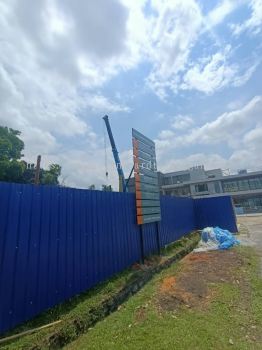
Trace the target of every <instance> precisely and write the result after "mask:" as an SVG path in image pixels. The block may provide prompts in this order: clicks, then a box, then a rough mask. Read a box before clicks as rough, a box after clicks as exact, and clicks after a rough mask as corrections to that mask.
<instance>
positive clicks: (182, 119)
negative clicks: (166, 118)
mask: <svg viewBox="0 0 262 350" xmlns="http://www.w3.org/2000/svg"><path fill="white" fill-rule="evenodd" d="M192 125H194V120H193V119H192V118H191V117H189V116H188V115H177V116H175V117H174V118H173V120H172V123H171V127H172V128H174V129H177V130H187V129H188V128H190V127H192Z"/></svg>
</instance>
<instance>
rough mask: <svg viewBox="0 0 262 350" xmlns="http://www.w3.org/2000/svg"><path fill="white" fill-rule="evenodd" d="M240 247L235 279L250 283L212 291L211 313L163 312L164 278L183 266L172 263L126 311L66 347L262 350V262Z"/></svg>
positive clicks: (216, 287)
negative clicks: (159, 301) (159, 300)
mask: <svg viewBox="0 0 262 350" xmlns="http://www.w3.org/2000/svg"><path fill="white" fill-rule="evenodd" d="M235 249H237V251H238V253H239V254H241V255H242V256H243V259H244V262H245V263H244V266H242V267H241V268H239V269H238V270H236V271H234V273H235V278H236V279H239V280H241V278H243V279H245V280H246V281H247V290H246V291H243V290H240V288H239V285H237V284H231V283H223V284H221V283H220V284H216V285H214V286H213V287H212V288H215V289H216V297H215V299H214V300H213V302H212V303H211V305H209V307H208V308H207V309H205V310H201V311H200V310H195V309H188V308H183V309H182V310H180V311H177V312H176V313H175V314H174V313H172V312H162V313H161V314H160V313H159V310H157V308H156V307H155V301H154V300H155V295H156V292H157V290H158V286H159V284H160V283H161V281H162V279H163V278H165V277H167V276H169V275H173V274H174V273H176V272H177V271H178V270H179V269H180V268H181V265H180V264H177V265H172V266H171V267H170V268H169V269H167V270H165V271H163V272H161V273H160V274H159V275H157V276H155V277H154V279H153V280H152V281H151V282H150V283H148V284H147V285H146V286H145V287H144V288H143V289H142V290H141V291H139V292H138V293H137V294H136V295H135V296H133V297H132V298H130V299H129V300H128V301H127V302H126V303H125V304H123V306H122V308H121V310H119V311H117V312H115V313H113V314H111V315H110V316H109V317H107V318H106V319H105V320H104V321H102V322H99V323H97V324H96V326H95V327H94V328H93V329H91V330H90V331H89V332H88V333H87V334H85V335H83V336H81V337H80V338H79V339H78V340H76V341H75V342H73V343H71V344H69V345H68V346H67V347H66V348H65V349H67V350H74V349H75V350H76V349H77V350H81V349H85V350H86V349H87V350H89V349H90V350H91V349H96V350H99V349H101V350H102V349H103V350H104V349H105V350H110V349H112V350H113V349H114V350H115V349H121V350H125V349H128V350H132V349H134V350H139V349H141V350H142V349H177V350H179V349H181V350H187V349H190V350H191V349H199V350H203V349H204V350H205V349H212V350H213V349H219V350H223V349H238V350H242V349H243V350H246V349H250V350H253V349H262V337H261V335H262V279H261V278H260V277H259V275H258V266H259V262H258V258H257V257H256V255H255V253H254V251H253V249H252V248H247V247H238V248H235ZM218 268H219V266H218ZM141 306H144V315H143V318H142V319H140V320H138V319H137V316H136V314H137V310H138V309H139V308H141ZM231 343H233V344H231Z"/></svg>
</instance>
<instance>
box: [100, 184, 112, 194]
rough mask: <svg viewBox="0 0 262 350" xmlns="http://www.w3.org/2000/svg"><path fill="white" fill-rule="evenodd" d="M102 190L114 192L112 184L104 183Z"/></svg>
mask: <svg viewBox="0 0 262 350" xmlns="http://www.w3.org/2000/svg"><path fill="white" fill-rule="evenodd" d="M102 191H107V192H112V191H113V188H112V186H111V185H102Z"/></svg>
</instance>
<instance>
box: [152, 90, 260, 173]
mask: <svg viewBox="0 0 262 350" xmlns="http://www.w3.org/2000/svg"><path fill="white" fill-rule="evenodd" d="M261 115H262V96H256V97H254V98H252V99H251V100H250V101H249V102H248V103H246V104H245V105H244V106H243V107H241V108H240V109H236V110H234V111H230V112H226V113H223V114H222V115H220V116H218V117H217V118H216V119H215V120H213V121H211V122H208V123H206V124H204V125H203V126H201V127H196V128H194V129H193V130H192V131H188V132H187V133H186V134H184V135H183V136H178V137H175V138H170V137H169V135H166V136H167V137H166V138H164V137H159V138H158V139H157V140H156V146H157V151H158V152H157V153H158V155H160V157H159V159H160V160H161V161H160V163H159V164H160V168H161V169H163V170H165V171H172V170H181V169H183V168H188V167H190V166H193V165H195V164H205V166H206V168H208V167H210V168H214V167H223V168H224V167H227V168H231V169H233V170H237V169H238V168H242V167H243V168H248V169H250V170H256V169H258V168H259V167H261V164H262V156H261V152H260V149H261V147H262V143H261V140H262V121H261ZM160 135H161V133H160ZM214 144H219V145H221V144H223V145H224V146H226V147H227V148H228V150H229V151H230V152H231V155H230V156H229V157H228V158H225V157H223V156H221V155H219V154H217V153H212V145H214ZM194 145H199V146H201V145H202V148H203V149H206V151H204V152H200V153H199V152H198V153H193V154H191V155H189V156H185V157H183V158H181V159H180V157H177V154H179V150H181V149H182V150H184V151H185V150H186V149H187V147H190V148H189V149H191V150H193V149H194V148H193V147H194ZM193 152H194V151H193ZM172 167H173V168H172Z"/></svg>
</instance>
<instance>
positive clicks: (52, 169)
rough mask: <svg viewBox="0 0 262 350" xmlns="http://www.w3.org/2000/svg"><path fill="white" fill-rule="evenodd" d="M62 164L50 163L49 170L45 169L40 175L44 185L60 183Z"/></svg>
mask: <svg viewBox="0 0 262 350" xmlns="http://www.w3.org/2000/svg"><path fill="white" fill-rule="evenodd" d="M61 169H62V168H61V166H60V165H59V164H51V165H49V170H44V171H43V174H42V176H40V183H41V184H43V185H59V180H58V178H59V176H60V175H61Z"/></svg>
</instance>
